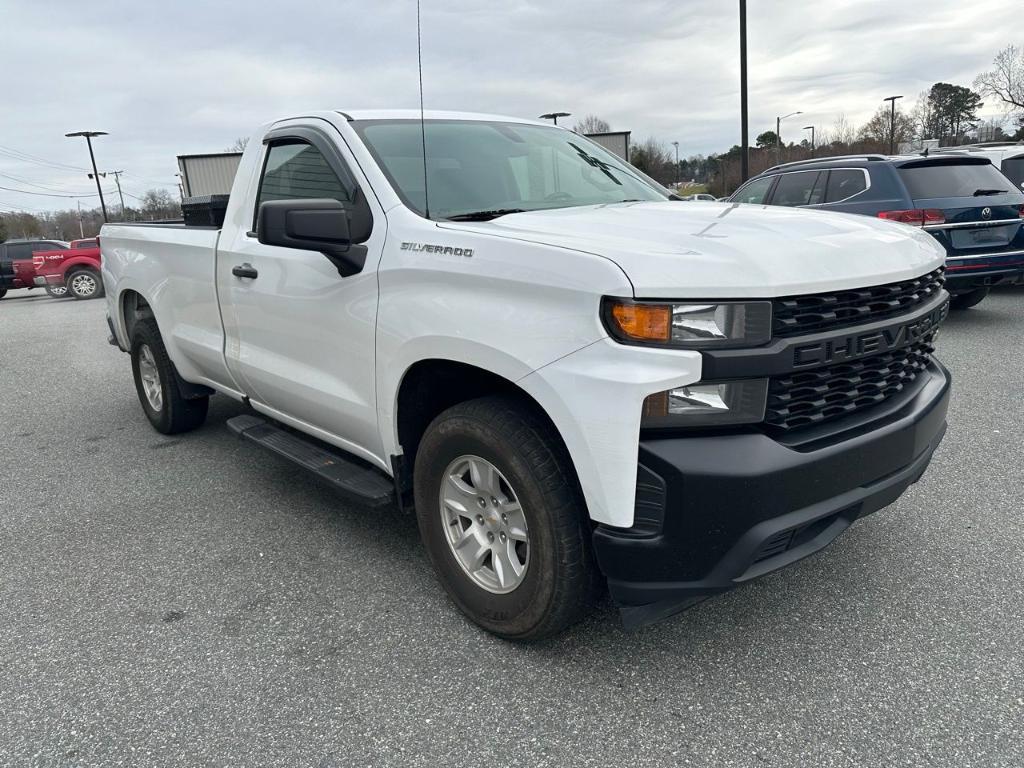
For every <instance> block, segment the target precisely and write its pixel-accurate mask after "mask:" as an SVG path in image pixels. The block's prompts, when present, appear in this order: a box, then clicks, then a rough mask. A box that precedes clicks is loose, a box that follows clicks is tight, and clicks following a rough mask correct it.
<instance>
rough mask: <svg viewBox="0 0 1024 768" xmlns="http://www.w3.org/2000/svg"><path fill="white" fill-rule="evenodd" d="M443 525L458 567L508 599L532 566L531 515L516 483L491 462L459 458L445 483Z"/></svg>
mask: <svg viewBox="0 0 1024 768" xmlns="http://www.w3.org/2000/svg"><path fill="white" fill-rule="evenodd" d="M440 502H441V504H440V507H441V523H442V526H443V528H444V532H445V540H446V541H447V542H448V547H449V548H450V549H451V552H452V554H453V555H454V556H455V560H456V562H458V564H459V566H460V567H461V568H462V570H463V571H464V572H465V573H466V575H467V576H469V577H470V579H472V580H473V582H474V583H475V584H476V585H477V586H479V587H482V588H483V589H485V590H487V591H488V592H491V593H493V594H498V595H501V594H507V593H509V592H511V591H513V590H514V589H516V588H517V587H518V586H519V585H520V584H522V583H523V580H524V579H525V578H526V572H527V569H528V567H529V564H530V539H529V529H528V527H527V524H526V514H525V513H524V511H523V508H522V506H521V505H520V503H519V497H518V496H517V495H516V492H515V491H514V490H513V488H512V486H511V484H510V483H509V482H508V480H507V479H506V478H505V476H504V475H503V474H502V473H501V471H500V470H499V469H498V468H497V467H496V466H494V464H492V463H491V462H489V461H487V459H483V458H481V457H479V456H471V455H465V456H460V457H459V458H457V459H455V460H454V461H453V462H451V463H450V464H449V465H448V468H447V469H446V470H445V472H444V477H443V479H442V481H441V491H440Z"/></svg>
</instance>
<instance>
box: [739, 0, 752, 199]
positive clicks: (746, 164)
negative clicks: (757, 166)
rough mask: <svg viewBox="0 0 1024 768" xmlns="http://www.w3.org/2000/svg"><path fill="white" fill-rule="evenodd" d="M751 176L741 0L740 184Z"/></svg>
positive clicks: (744, 19)
mask: <svg viewBox="0 0 1024 768" xmlns="http://www.w3.org/2000/svg"><path fill="white" fill-rule="evenodd" d="M749 175H750V136H749V134H748V132H747V0H740V184H742V183H743V182H745V181H746V180H747V177H748V176H749Z"/></svg>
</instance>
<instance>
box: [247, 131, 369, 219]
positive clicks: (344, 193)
mask: <svg viewBox="0 0 1024 768" xmlns="http://www.w3.org/2000/svg"><path fill="white" fill-rule="evenodd" d="M354 189H355V183H354V182H353V181H352V179H351V178H350V177H346V178H345V179H344V180H342V179H340V178H338V175H337V174H336V173H335V172H334V169H333V168H332V167H331V166H330V164H329V163H328V162H327V158H325V157H324V156H323V154H322V153H321V152H320V150H319V149H317V148H316V147H314V146H313V145H312V144H306V143H305V142H297V141H287V142H281V143H277V144H272V145H271V146H270V149H269V150H268V151H267V159H266V162H265V164H264V166H263V178H262V179H260V191H259V194H258V195H257V197H256V210H257V211H259V207H260V204H261V203H264V202H266V201H267V200H296V199H314V198H333V199H334V200H338V201H340V202H342V203H349V202H352V194H353V190H354Z"/></svg>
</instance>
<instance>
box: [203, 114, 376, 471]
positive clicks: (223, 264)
mask: <svg viewBox="0 0 1024 768" xmlns="http://www.w3.org/2000/svg"><path fill="white" fill-rule="evenodd" d="M261 167H262V170H261V172H260V178H259V186H258V188H257V190H256V194H255V200H254V204H253V206H252V208H251V210H250V211H248V212H247V214H248V215H251V217H252V218H251V219H250V220H249V225H251V226H245V225H242V226H236V227H232V228H231V229H232V232H233V234H232V235H231V236H229V238H228V239H227V241H225V240H224V239H223V235H222V240H221V243H220V245H219V247H218V254H217V284H218V286H219V288H220V297H221V307H222V314H223V319H224V331H225V357H226V360H227V364H228V367H229V368H230V370H231V372H232V374H233V376H234V377H235V380H236V381H237V382H239V384H240V385H241V386H242V387H243V389H244V390H245V394H247V395H248V396H249V397H250V399H251V402H252V404H253V407H254V408H256V409H257V410H262V411H265V412H268V413H270V415H272V416H274V417H275V418H278V419H280V420H281V421H284V422H285V423H291V424H292V425H293V426H297V427H299V428H300V429H303V430H304V431H306V432H308V433H310V434H314V435H316V436H317V437H320V438H321V439H324V440H327V441H328V442H332V443H334V444H336V445H340V446H341V447H343V448H346V449H347V450H349V451H351V452H353V453H356V454H357V455H360V456H362V457H363V458H365V459H367V460H370V461H372V462H374V463H376V464H378V465H379V466H385V465H384V459H383V456H382V454H383V447H382V444H381V439H380V433H379V430H378V429H377V415H376V414H377V407H376V405H377V404H376V397H375V372H374V333H375V322H376V313H377V274H376V272H377V267H378V263H379V261H380V255H381V252H382V250H383V243H384V233H385V226H384V223H385V222H384V214H383V211H382V210H380V209H379V207H378V204H377V201H376V198H374V196H373V194H372V192H371V193H369V194H366V198H367V199H368V202H369V203H370V205H371V211H372V214H373V231H372V234H371V236H370V239H369V240H367V241H366V243H365V245H366V247H367V249H368V253H367V258H366V262H365V266H364V267H363V269H362V271H361V272H359V273H357V274H354V275H351V276H349V277H341V276H340V275H339V274H338V269H337V268H336V267H335V266H334V264H332V263H331V261H329V260H328V259H327V257H326V256H324V255H323V254H322V253H319V252H317V251H308V250H299V249H295V248H282V247H278V246H270V245H264V244H262V243H260V242H259V241H258V240H257V237H256V232H255V230H256V216H257V215H258V212H259V206H260V204H261V203H263V202H265V201H269V200H293V199H302V198H308V199H317V198H334V199H337V200H340V201H341V202H343V203H347V202H351V201H352V200H353V199H354V198H353V196H354V193H355V190H356V188H357V186H361V187H362V189H363V190H364V191H366V192H369V187H368V185H367V184H366V181H365V179H364V178H362V177H361V176H357V175H356V174H355V173H353V168H355V167H356V165H355V163H354V162H353V161H352V158H351V157H350V156H349V155H348V151H347V147H345V146H344V142H343V141H342V139H341V136H340V135H339V134H338V132H337V129H336V128H334V127H333V126H331V125H330V124H328V123H326V122H322V121H317V122H316V123H312V124H311V123H296V124H294V125H289V126H287V127H284V128H281V127H275V129H274V130H273V131H272V132H271V133H270V134H268V136H267V137H266V139H265V140H264V146H263V159H262V166H261ZM226 229H227V228H226Z"/></svg>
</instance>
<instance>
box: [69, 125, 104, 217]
mask: <svg viewBox="0 0 1024 768" xmlns="http://www.w3.org/2000/svg"><path fill="white" fill-rule="evenodd" d="M64 135H65V136H66V137H67V138H69V139H70V138H72V137H74V136H85V143H86V144H88V145H89V159H90V160H91V161H92V175H93V177H94V178H95V179H96V191H97V192H98V193H99V195H100V208H101V209H102V210H103V223H106V222H107V204H106V202H105V201H104V200H103V188H102V187H101V186H100V175H99V173H98V172H97V171H96V156H95V155H94V154H93V153H92V140H93V137H94V136H106V135H107V132H106V131H76V132H74V133H65V134H64Z"/></svg>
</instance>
